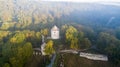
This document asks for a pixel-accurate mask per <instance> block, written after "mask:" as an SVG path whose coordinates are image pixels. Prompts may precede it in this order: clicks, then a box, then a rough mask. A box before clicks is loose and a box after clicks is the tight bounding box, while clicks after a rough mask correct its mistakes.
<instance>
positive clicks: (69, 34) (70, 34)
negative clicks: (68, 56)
mask: <svg viewBox="0 0 120 67" xmlns="http://www.w3.org/2000/svg"><path fill="white" fill-rule="evenodd" d="M65 35H66V40H67V42H70V47H71V48H73V49H78V37H77V36H78V31H77V29H76V28H74V27H73V26H69V28H68V29H67V30H66V34H65Z"/></svg>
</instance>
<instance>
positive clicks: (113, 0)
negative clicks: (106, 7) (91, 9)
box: [42, 0, 120, 2]
mask: <svg viewBox="0 0 120 67" xmlns="http://www.w3.org/2000/svg"><path fill="white" fill-rule="evenodd" d="M42 1H66V2H120V0H42Z"/></svg>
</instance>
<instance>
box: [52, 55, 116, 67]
mask: <svg viewBox="0 0 120 67" xmlns="http://www.w3.org/2000/svg"><path fill="white" fill-rule="evenodd" d="M62 58H63V59H61V58H60V57H58V58H57V61H56V64H57V65H55V66H56V67H59V63H60V61H63V63H64V67H117V66H115V65H113V64H112V63H110V62H106V61H94V60H89V59H86V58H82V57H80V56H78V55H74V54H63V56H62ZM55 66H54V67H55Z"/></svg>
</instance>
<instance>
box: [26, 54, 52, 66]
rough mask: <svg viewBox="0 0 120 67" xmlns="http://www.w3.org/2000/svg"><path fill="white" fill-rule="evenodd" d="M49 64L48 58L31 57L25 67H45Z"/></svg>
mask: <svg viewBox="0 0 120 67" xmlns="http://www.w3.org/2000/svg"><path fill="white" fill-rule="evenodd" d="M49 63H50V58H49V56H32V58H30V59H29V61H28V62H27V63H26V64H25V67H45V66H46V65H48V64H49Z"/></svg>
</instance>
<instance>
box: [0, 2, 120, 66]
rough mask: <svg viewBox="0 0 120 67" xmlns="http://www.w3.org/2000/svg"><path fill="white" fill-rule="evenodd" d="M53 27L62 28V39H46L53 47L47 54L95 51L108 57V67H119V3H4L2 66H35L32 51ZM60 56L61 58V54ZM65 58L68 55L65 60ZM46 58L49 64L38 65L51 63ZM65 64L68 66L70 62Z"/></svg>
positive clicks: (0, 20)
mask: <svg viewBox="0 0 120 67" xmlns="http://www.w3.org/2000/svg"><path fill="white" fill-rule="evenodd" d="M54 25H56V26H58V28H59V29H60V36H61V38H60V39H59V40H47V39H46V42H47V43H48V44H50V43H52V44H54V45H53V46H52V47H49V48H52V49H51V50H48V54H49V53H50V54H51V53H54V52H56V53H57V51H58V50H61V49H73V50H83V49H89V48H90V49H91V48H92V50H93V51H97V52H99V53H101V54H105V55H107V56H108V57H109V63H106V62H105V64H106V67H107V66H108V67H110V66H109V64H113V66H115V67H119V66H120V52H119V51H120V3H119V2H113V3H111V2H110V3H109V2H92V3H91V2H90V3H89V2H78V3H77V2H53V1H39V0H24V1H22V0H3V1H2V0H1V1H0V67H6V66H7V65H8V66H9V67H30V66H29V64H28V62H29V63H32V62H30V61H31V60H30V59H29V58H31V57H32V58H33V56H32V54H33V51H34V50H33V48H38V47H40V45H41V44H42V42H41V41H42V38H41V35H44V36H45V38H47V37H49V36H50V30H51V28H52V27H53V26H54ZM67 33H69V35H67ZM53 48H54V49H53ZM15 51H16V52H15ZM46 51H47V50H46ZM50 51H51V52H50ZM26 53H28V54H26ZM57 56H58V59H60V58H59V54H58V55H57ZM66 56H67V55H66V54H65V56H64V57H66ZM68 56H69V55H68ZM41 57H42V58H43V56H40V58H41ZM75 57H77V56H76V55H75ZM75 57H74V58H75ZM48 58H49V57H47V59H48ZM77 58H78V57H77ZM47 59H46V61H47V62H44V63H43V64H42V62H41V61H40V62H39V64H41V65H39V64H38V66H36V67H39V66H42V67H45V65H47V64H48V63H49V60H47ZM79 59H80V58H79ZM32 60H33V59H32ZM40 60H43V59H40ZM65 61H68V60H67V59H66V60H65ZM59 62H60V61H57V60H56V63H55V64H56V65H59ZM75 62H77V61H75ZM91 62H92V61H91ZM64 63H66V62H64ZM73 63H74V62H73ZM55 64H54V65H55ZM17 65H18V66H17ZM36 65H37V64H36ZM65 65H66V67H69V65H68V66H67V63H66V64H65ZM71 65H72V63H71ZM93 65H94V64H93ZM33 66H34V64H33ZM73 66H74V64H73ZM113 66H112V67H113ZM31 67H32V66H31ZM76 67H77V66H76ZM78 67H79V66H78ZM96 67H97V65H96ZM100 67H104V66H100Z"/></svg>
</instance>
